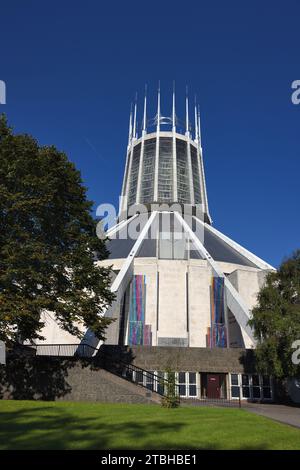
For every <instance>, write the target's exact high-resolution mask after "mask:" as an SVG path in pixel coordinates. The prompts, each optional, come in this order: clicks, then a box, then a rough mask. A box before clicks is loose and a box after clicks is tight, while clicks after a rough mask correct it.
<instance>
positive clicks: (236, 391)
mask: <svg viewBox="0 0 300 470" xmlns="http://www.w3.org/2000/svg"><path fill="white" fill-rule="evenodd" d="M230 385H231V398H239V396H240V385H239V375H238V374H230Z"/></svg>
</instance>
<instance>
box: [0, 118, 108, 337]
mask: <svg viewBox="0 0 300 470" xmlns="http://www.w3.org/2000/svg"><path fill="white" fill-rule="evenodd" d="M91 208H92V202H90V201H88V200H87V197H86V188H85V187H84V186H83V184H82V180H81V176H80V172H79V171H78V170H76V168H75V166H74V164H73V163H71V162H70V161H69V160H68V158H67V156H66V155H65V154H64V153H63V152H59V151H58V150H57V149H56V148H55V147H54V146H50V147H41V146H39V145H38V143H37V141H36V140H35V139H34V138H32V137H31V136H29V135H15V134H14V133H13V132H12V129H11V128H9V127H8V125H7V121H6V118H5V117H4V116H3V115H2V116H0V339H2V340H4V341H16V340H18V341H24V340H31V339H35V338H38V339H41V338H42V337H41V335H40V330H41V328H42V327H43V322H42V320H41V313H42V312H43V311H44V310H49V311H53V312H55V314H56V317H57V320H58V322H59V324H60V326H61V327H62V328H63V329H65V330H66V331H68V332H70V333H71V334H74V335H77V336H79V337H80V336H81V334H80V330H79V329H78V325H77V324H78V323H81V324H83V325H84V326H85V327H86V328H90V329H91V330H92V331H93V332H94V333H95V334H96V335H97V336H98V338H99V339H101V338H103V337H104V332H105V328H106V327H107V325H108V324H109V323H110V321H111V320H109V319H106V318H103V317H102V316H101V313H102V312H103V311H104V310H105V309H106V308H107V306H108V305H109V304H110V303H111V302H112V300H113V298H114V296H113V294H112V293H111V292H110V268H104V267H99V266H98V265H97V263H96V261H97V260H101V259H104V258H106V257H107V255H108V252H107V250H106V247H105V243H104V241H101V240H99V239H98V238H97V237H96V221H95V220H94V219H93V217H92V213H91Z"/></svg>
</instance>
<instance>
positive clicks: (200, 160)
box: [197, 107, 211, 222]
mask: <svg viewBox="0 0 300 470" xmlns="http://www.w3.org/2000/svg"><path fill="white" fill-rule="evenodd" d="M198 136H199V138H198V140H199V141H198V152H197V153H198V165H199V171H200V182H201V198H202V197H203V199H202V204H203V206H204V212H206V214H207V216H208V218H209V220H210V222H211V217H210V214H209V208H208V199H207V190H206V181H205V171H204V164H203V152H202V142H201V123H200V111H199V107H198Z"/></svg>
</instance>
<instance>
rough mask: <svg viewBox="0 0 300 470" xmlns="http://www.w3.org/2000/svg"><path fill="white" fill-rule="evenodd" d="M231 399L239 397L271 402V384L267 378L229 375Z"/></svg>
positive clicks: (255, 375)
mask: <svg viewBox="0 0 300 470" xmlns="http://www.w3.org/2000/svg"><path fill="white" fill-rule="evenodd" d="M230 385H231V398H239V396H240V389H241V396H242V398H244V399H249V400H260V399H265V400H271V399H272V383H271V378H270V377H268V376H265V375H264V376H261V375H258V374H230Z"/></svg>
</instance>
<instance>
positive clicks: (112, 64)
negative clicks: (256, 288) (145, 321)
mask: <svg viewBox="0 0 300 470" xmlns="http://www.w3.org/2000/svg"><path fill="white" fill-rule="evenodd" d="M299 18H300V2H299V1H298V0H294V1H290V0H288V1H285V2H284V1H280V2H279V1H274V0H273V1H266V0H265V1H257V0H252V1H251V2H246V1H231V0H228V1H226V2H225V1H221V0H220V1H211V0H210V1H199V0H198V1H185V2H174V1H172V2H171V1H163V2H162V1H160V2H158V1H156V0H154V1H152V2H146V3H145V2H141V1H117V2H116V1H110V2H103V1H96V0H85V1H75V0H72V1H70V0H61V1H57V0H52V1H49V0H43V1H40V0H39V1H38V0H26V2H24V1H21V0H19V1H17V0H9V1H7V2H1V11H0V52H1V55H0V57H1V58H0V79H1V80H5V82H6V85H7V104H6V105H0V112H2V111H4V112H6V113H7V115H8V119H9V122H10V124H11V125H13V126H14V128H15V130H16V132H27V133H30V134H32V135H34V136H35V137H36V138H37V139H38V140H39V142H40V143H41V144H54V145H56V146H57V147H58V148H59V149H61V150H64V151H65V152H66V153H67V154H68V156H69V158H70V159H71V160H72V161H74V162H75V164H76V166H77V167H78V168H79V169H80V170H81V172H82V177H83V179H84V182H85V184H86V186H87V187H88V194H89V197H90V199H92V200H93V201H94V202H95V206H96V205H98V204H100V203H102V202H112V203H114V204H117V201H118V196H119V193H120V188H121V181H122V175H123V169H124V158H125V150H126V144H127V134H128V115H129V107H130V102H131V100H132V98H133V97H134V93H135V91H136V90H137V91H138V92H139V93H140V99H141V95H142V93H143V88H144V83H145V82H147V83H148V87H149V94H150V95H151V94H152V93H153V94H154V93H155V90H156V88H157V82H158V80H159V79H160V80H161V88H162V94H163V96H162V103H163V105H162V111H163V113H164V114H168V113H169V111H170V108H169V106H170V103H171V88H172V81H173V79H175V80H176V88H177V97H178V108H179V114H180V109H182V112H183V101H184V90H185V85H186V84H188V85H189V89H190V90H191V93H197V95H198V97H199V101H200V103H201V112H202V138H203V148H204V159H205V168H206V177H207V187H208V197H209V204H210V212H211V215H212V217H213V221H214V225H215V227H216V228H218V229H219V230H221V231H223V232H224V233H225V234H227V235H229V236H231V237H232V238H233V239H235V240H236V241H238V242H239V243H241V244H243V245H244V246H245V247H247V248H248V249H250V250H252V251H253V252H254V253H256V254H257V255H258V256H261V257H262V258H264V259H265V260H266V261H268V262H270V263H271V264H273V265H275V266H277V265H278V264H279V263H280V261H281V260H282V258H283V257H284V256H287V255H288V254H290V253H291V252H292V251H293V250H294V249H296V248H300V240H299V233H300V217H299V199H300V185H299V177H300V158H299V157H300V105H298V106H295V105H293V104H292V102H291V83H292V81H293V80H296V79H300V50H299V45H300V27H299ZM153 98H154V96H153ZM181 114H182V113H181Z"/></svg>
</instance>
